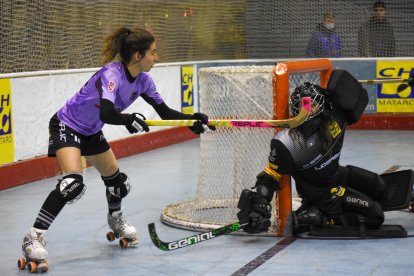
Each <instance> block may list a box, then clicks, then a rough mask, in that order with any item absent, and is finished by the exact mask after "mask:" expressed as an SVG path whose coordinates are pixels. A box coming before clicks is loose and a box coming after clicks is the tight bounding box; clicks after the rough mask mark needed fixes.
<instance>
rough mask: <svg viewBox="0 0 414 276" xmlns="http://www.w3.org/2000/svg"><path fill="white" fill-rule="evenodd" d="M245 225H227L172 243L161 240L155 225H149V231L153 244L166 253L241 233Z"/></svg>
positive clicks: (238, 223) (235, 223)
mask: <svg viewBox="0 0 414 276" xmlns="http://www.w3.org/2000/svg"><path fill="white" fill-rule="evenodd" d="M244 225H247V223H245V224H240V222H234V223H232V224H228V225H225V226H223V227H220V228H217V229H214V230H211V231H208V232H204V233H200V234H196V235H193V236H190V237H187V238H183V239H180V240H176V241H171V242H164V241H162V240H160V238H159V237H158V234H157V231H156V230H155V224H154V223H150V224H148V231H149V234H150V237H151V240H152V242H153V243H154V245H155V246H156V247H157V248H158V249H160V250H164V251H171V250H175V249H179V248H183V247H187V246H190V245H193V244H196V243H200V242H203V241H207V240H211V239H214V238H217V237H219V236H221V235H225V234H230V233H232V232H236V231H239V230H240V229H241V227H242V226H244Z"/></svg>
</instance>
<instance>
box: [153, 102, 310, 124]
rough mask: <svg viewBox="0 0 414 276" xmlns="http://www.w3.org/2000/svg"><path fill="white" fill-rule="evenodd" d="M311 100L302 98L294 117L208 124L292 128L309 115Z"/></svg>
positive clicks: (210, 122) (170, 121) (155, 122)
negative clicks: (297, 112) (298, 110)
mask: <svg viewBox="0 0 414 276" xmlns="http://www.w3.org/2000/svg"><path fill="white" fill-rule="evenodd" d="M310 106H311V100H310V98H308V97H306V98H303V99H302V107H301V109H300V112H299V114H298V115H297V116H296V117H293V118H290V119H284V120H220V119H218V120H209V121H208V124H209V125H212V126H216V127H229V128H233V127H249V128H250V127H260V128H270V127H281V128H294V127H297V126H299V125H300V124H302V123H303V122H304V121H306V119H307V118H308V116H309V113H310ZM195 122H197V120H145V123H146V124H147V125H148V126H193V125H194V123H195Z"/></svg>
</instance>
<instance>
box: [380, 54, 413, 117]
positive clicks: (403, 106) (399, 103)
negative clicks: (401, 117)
mask: <svg viewBox="0 0 414 276" xmlns="http://www.w3.org/2000/svg"><path fill="white" fill-rule="evenodd" d="M413 73H414V60H403V61H398V60H397V61H394V60H393V61H385V60H379V61H377V73H376V74H377V75H376V77H377V78H378V79H394V78H397V79H408V78H409V76H410V75H412V74H413ZM400 85H401V83H386V84H378V85H377V112H378V113H381V112H398V113H405V112H414V92H413V87H410V86H407V87H405V89H403V90H401V91H398V87H399V86H400Z"/></svg>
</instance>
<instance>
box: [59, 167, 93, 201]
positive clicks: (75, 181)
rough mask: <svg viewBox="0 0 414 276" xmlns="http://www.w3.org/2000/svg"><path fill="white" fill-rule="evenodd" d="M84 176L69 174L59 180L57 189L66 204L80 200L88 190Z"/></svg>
mask: <svg viewBox="0 0 414 276" xmlns="http://www.w3.org/2000/svg"><path fill="white" fill-rule="evenodd" d="M82 181H83V177H82V175H79V174H69V175H66V176H65V177H63V178H62V179H60V180H59V182H58V184H57V185H56V191H57V192H58V194H59V195H60V196H61V197H62V198H63V200H64V201H65V202H66V204H72V203H75V202H76V201H78V200H79V199H80V198H81V197H82V196H83V195H84V194H85V192H86V186H85V184H83V183H82Z"/></svg>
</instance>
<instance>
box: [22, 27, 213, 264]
mask: <svg viewBox="0 0 414 276" xmlns="http://www.w3.org/2000/svg"><path fill="white" fill-rule="evenodd" d="M103 54H104V63H105V66H104V67H102V68H101V69H100V70H99V71H97V72H96V73H95V74H94V75H93V76H92V77H91V78H90V79H89V80H88V81H87V82H86V84H85V85H84V86H83V87H82V88H81V89H80V90H79V91H78V92H77V93H76V94H75V95H74V96H73V97H72V98H70V99H69V100H68V101H67V102H66V104H65V105H64V106H63V107H62V108H61V109H60V110H58V112H57V113H56V114H54V115H53V117H52V118H51V120H50V124H49V133H50V137H49V150H48V155H49V156H51V157H57V159H58V161H59V165H60V168H61V171H62V176H61V179H59V180H58V181H57V185H56V187H54V188H53V189H52V191H51V192H50V194H49V195H48V197H47V198H46V200H45V201H44V203H43V205H42V207H41V209H40V211H39V213H38V216H37V218H36V220H35V222H34V225H33V227H32V228H31V229H30V230H29V231H28V232H27V234H26V236H25V237H24V240H23V244H22V249H23V255H24V256H25V257H26V259H29V260H35V261H42V260H45V259H46V258H47V251H46V249H45V244H46V242H45V239H44V234H45V232H46V231H47V230H48V229H49V227H50V225H51V224H52V222H53V221H54V220H55V219H56V217H57V216H58V214H59V213H60V211H61V210H62V209H63V207H64V206H65V205H66V204H69V203H74V202H76V201H77V200H79V199H80V198H81V197H82V196H83V194H84V193H85V190H86V184H85V183H84V178H83V176H82V162H81V156H85V157H86V160H87V161H88V163H89V164H91V165H93V166H94V167H95V168H96V169H97V170H98V171H99V173H100V174H101V178H102V181H103V184H104V185H105V186H103V187H104V189H105V191H106V199H107V203H108V210H107V211H108V216H107V219H108V225H109V227H110V228H111V229H112V230H113V231H114V233H115V236H116V237H123V238H126V239H127V240H128V242H129V243H130V244H131V245H136V244H137V243H138V238H137V234H136V230H135V227H134V226H132V225H131V224H130V223H129V222H128V221H127V220H126V218H125V217H124V216H123V215H122V208H121V203H122V199H123V198H125V197H126V196H127V195H128V193H129V191H130V189H131V185H130V182H129V179H128V177H127V175H126V174H125V173H123V172H121V171H120V170H119V167H118V163H117V160H116V158H115V155H114V153H113V152H112V150H111V148H110V146H109V144H108V142H107V140H106V139H105V136H104V134H103V133H102V127H103V126H104V124H112V125H120V126H124V127H126V130H128V131H129V132H130V133H136V132H141V131H145V132H148V131H149V128H148V126H147V125H146V123H145V122H144V119H145V118H143V116H139V114H138V113H131V114H128V113H121V112H122V111H124V110H125V109H126V108H127V107H128V106H130V105H131V104H132V103H133V102H135V100H136V99H137V98H139V97H142V98H143V99H144V100H145V101H146V102H147V103H148V104H149V105H151V106H152V107H153V108H154V109H155V111H156V112H157V113H158V115H159V116H160V117H161V118H162V119H195V120H197V121H196V123H195V124H194V126H191V127H190V129H191V131H193V132H194V133H196V134H200V133H203V132H204V130H205V129H207V128H206V125H207V124H208V117H207V116H206V115H204V114H202V113H195V114H193V115H186V114H183V113H181V112H178V111H176V110H173V109H171V108H169V107H168V106H167V104H166V103H165V102H164V100H163V98H162V97H161V95H160V94H159V93H158V91H157V88H156V86H155V84H154V81H153V80H152V78H151V76H150V75H149V74H148V72H149V71H150V70H151V68H152V67H153V65H154V64H155V63H156V62H157V61H158V54H157V47H156V43H155V38H154V36H153V35H152V34H150V33H149V32H148V31H146V30H143V29H140V28H136V29H131V30H130V29H127V28H119V29H117V30H115V31H114V32H113V33H111V34H110V35H109V36H108V37H107V38H106V39H105V43H104V51H103ZM116 58H117V59H118V60H115V59H116ZM210 128H212V129H214V127H210ZM79 226H80V227H81V225H79ZM68 230H69V229H68ZM69 231H70V230H69Z"/></svg>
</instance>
